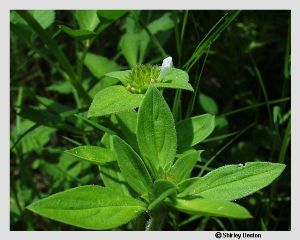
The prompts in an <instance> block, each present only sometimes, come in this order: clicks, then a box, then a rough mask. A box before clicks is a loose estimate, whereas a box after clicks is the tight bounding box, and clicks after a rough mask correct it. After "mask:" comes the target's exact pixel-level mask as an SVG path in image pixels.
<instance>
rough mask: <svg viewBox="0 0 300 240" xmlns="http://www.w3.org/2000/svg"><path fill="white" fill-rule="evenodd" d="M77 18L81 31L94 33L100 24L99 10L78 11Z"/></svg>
mask: <svg viewBox="0 0 300 240" xmlns="http://www.w3.org/2000/svg"><path fill="white" fill-rule="evenodd" d="M75 18H76V20H77V22H78V24H79V27H80V29H85V30H90V31H94V30H95V28H96V27H97V26H98V24H99V23H100V21H99V19H98V16H97V10H76V11H75Z"/></svg>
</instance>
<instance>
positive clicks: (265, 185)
mask: <svg viewBox="0 0 300 240" xmlns="http://www.w3.org/2000/svg"><path fill="white" fill-rule="evenodd" d="M168 56H171V57H172V58H171V57H168ZM290 125H291V111H290V12H289V11H241V12H240V11H186V10H185V11H125V10H122V11H121V10H120V11H116V10H109V11H104V10H89V11H87V10H80V11H53V10H43V11H41V10H39V11H38V10H31V11H11V169H10V170H11V174H10V176H11V192H10V203H11V230H77V229H82V228H83V229H93V230H104V229H112V230H192V231H194V230H249V231H251V230H289V229H290V127H291V126H290Z"/></svg>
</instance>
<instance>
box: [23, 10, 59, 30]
mask: <svg viewBox="0 0 300 240" xmlns="http://www.w3.org/2000/svg"><path fill="white" fill-rule="evenodd" d="M29 12H30V13H31V15H32V16H33V17H34V18H35V20H37V22H38V23H39V24H40V25H41V26H42V28H44V29H46V28H48V27H50V26H51V25H52V23H53V22H54V20H55V11H53V10H30V11H29Z"/></svg>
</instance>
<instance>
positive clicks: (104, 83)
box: [89, 75, 119, 98]
mask: <svg viewBox="0 0 300 240" xmlns="http://www.w3.org/2000/svg"><path fill="white" fill-rule="evenodd" d="M118 83H119V80H117V79H115V78H111V77H106V76H105V75H104V76H103V77H101V79H100V81H97V82H96V83H95V84H94V85H93V86H92V87H91V88H90V89H89V95H90V96H91V97H92V98H94V97H95V95H96V94H97V93H98V92H100V91H101V90H103V89H104V88H107V87H111V86H114V85H117V84H118Z"/></svg>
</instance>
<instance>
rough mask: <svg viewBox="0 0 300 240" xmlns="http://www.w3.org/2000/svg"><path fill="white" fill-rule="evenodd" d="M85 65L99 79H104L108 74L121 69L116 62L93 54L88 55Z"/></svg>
mask: <svg viewBox="0 0 300 240" xmlns="http://www.w3.org/2000/svg"><path fill="white" fill-rule="evenodd" d="M84 65H85V66H86V67H87V68H88V69H89V70H90V72H91V73H92V74H93V75H94V76H95V77H97V78H100V77H102V76H103V75H104V74H106V73H108V72H112V71H116V70H119V69H120V68H121V67H120V66H119V65H118V64H117V63H115V62H114V61H112V60H109V59H107V58H106V57H102V56H100V55H96V54H93V53H87V55H86V57H85V59H84Z"/></svg>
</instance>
